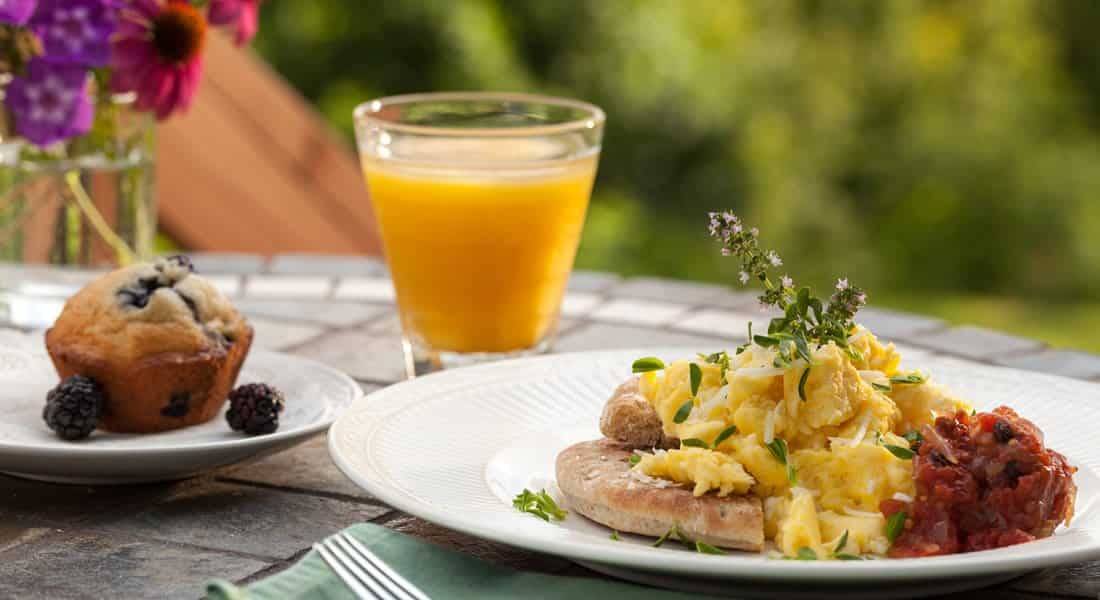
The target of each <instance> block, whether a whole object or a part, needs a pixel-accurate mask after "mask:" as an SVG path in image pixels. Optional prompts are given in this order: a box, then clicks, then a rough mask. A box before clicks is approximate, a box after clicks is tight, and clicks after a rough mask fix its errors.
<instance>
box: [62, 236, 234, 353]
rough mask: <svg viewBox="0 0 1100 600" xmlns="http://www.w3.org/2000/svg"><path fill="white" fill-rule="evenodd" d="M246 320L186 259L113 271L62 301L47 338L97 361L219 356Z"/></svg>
mask: <svg viewBox="0 0 1100 600" xmlns="http://www.w3.org/2000/svg"><path fill="white" fill-rule="evenodd" d="M248 327H249V325H248V323H247V321H245V319H244V317H242V316H241V314H240V313H239V312H237V310H236V309H235V308H234V307H233V305H232V304H231V303H230V302H229V300H228V299H227V298H226V297H225V295H223V294H222V293H221V292H220V291H219V290H218V289H217V288H216V287H214V285H213V284H211V283H210V282H209V281H207V280H206V279H203V278H202V277H200V276H198V275H195V274H194V267H193V266H192V265H191V261H190V260H189V259H188V258H187V257H185V256H172V257H168V258H162V259H158V260H157V261H156V262H153V263H143V264H137V265H133V266H130V267H125V268H122V269H118V270H116V271H112V272H110V273H107V274H105V275H103V276H102V277H100V278H98V279H96V280H95V281H92V282H91V283H89V284H88V285H87V286H85V287H84V288H83V289H82V290H80V291H79V292H77V294H76V295H74V296H73V297H72V298H69V301H68V302H66V303H65V308H64V310H63V311H62V312H61V316H60V317H58V319H57V322H56V323H54V327H53V331H52V332H51V338H52V339H55V340H57V341H58V342H59V343H62V344H64V345H66V346H68V347H70V348H71V349H74V350H78V351H79V352H81V353H85V354H86V355H88V356H89V357H96V358H98V359H100V360H105V361H110V362H116V361H132V360H137V359H140V358H143V357H145V356H149V355H153V354H160V353H172V352H178V353H188V354H190V353H197V352H224V351H225V350H226V349H227V348H228V347H229V346H230V345H232V344H233V343H234V341H235V340H236V339H238V338H239V337H240V336H241V335H242V334H243V333H244V332H245V331H246V330H247V329H248Z"/></svg>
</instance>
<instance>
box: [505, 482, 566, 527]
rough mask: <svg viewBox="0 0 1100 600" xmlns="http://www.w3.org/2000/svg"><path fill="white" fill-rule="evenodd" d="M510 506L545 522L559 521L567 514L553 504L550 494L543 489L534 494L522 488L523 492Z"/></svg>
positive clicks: (555, 503)
mask: <svg viewBox="0 0 1100 600" xmlns="http://www.w3.org/2000/svg"><path fill="white" fill-rule="evenodd" d="M512 506H514V507H515V509H516V510H518V511H520V512H525V513H528V514H532V515H535V516H536V517H538V518H540V519H542V520H543V521H547V522H549V521H550V520H556V521H561V520H562V519H564V518H565V515H566V514H567V512H566V511H565V510H563V509H562V508H561V507H559V506H558V503H557V502H554V499H553V498H551V497H550V494H547V493H546V490H545V489H544V490H542V491H540V492H538V493H535V492H532V491H531V490H529V489H527V488H523V491H522V492H520V493H519V494H518V495H516V497H515V498H514V499H513V500H512Z"/></svg>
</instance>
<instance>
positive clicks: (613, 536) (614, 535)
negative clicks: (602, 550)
mask: <svg viewBox="0 0 1100 600" xmlns="http://www.w3.org/2000/svg"><path fill="white" fill-rule="evenodd" d="M609 537H610V538H611V539H612V540H615V541H616V542H618V541H620V540H621V539H622V538H620V537H619V532H618V531H615V530H614V529H612V530H611V535H610V536H609Z"/></svg>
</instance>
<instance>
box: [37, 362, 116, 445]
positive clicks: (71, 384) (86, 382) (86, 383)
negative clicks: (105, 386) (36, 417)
mask: <svg viewBox="0 0 1100 600" xmlns="http://www.w3.org/2000/svg"><path fill="white" fill-rule="evenodd" d="M102 412H103V390H102V389H101V388H100V387H99V384H97V383H96V382H95V381H93V380H92V379H90V378H88V377H84V376H83V375H74V376H72V377H69V378H67V379H65V380H64V381H62V382H61V383H59V384H57V387H55V388H54V389H52V390H50V393H49V394H47V395H46V407H45V408H43V409H42V419H43V420H44V421H46V426H47V427H49V428H50V429H52V430H53V431H54V433H56V434H57V435H58V437H60V438H61V439H65V440H79V439H81V438H86V437H88V436H89V435H91V434H92V432H93V431H95V428H96V423H97V422H98V421H99V415H100V414H101V413H102Z"/></svg>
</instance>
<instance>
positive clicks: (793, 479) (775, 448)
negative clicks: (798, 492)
mask: <svg viewBox="0 0 1100 600" xmlns="http://www.w3.org/2000/svg"><path fill="white" fill-rule="evenodd" d="M766 445H767V447H768V451H769V452H771V453H772V456H774V457H775V460H778V461H779V462H780V464H783V465H786V466H787V481H789V482H790V483H791V485H792V486H793V485H798V469H796V468H795V466H794V465H793V464H791V463H790V462H789V461H788V460H787V442H786V441H785V440H784V439H783V438H775V439H774V440H772V441H771V442H768V443H767V444H766Z"/></svg>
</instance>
